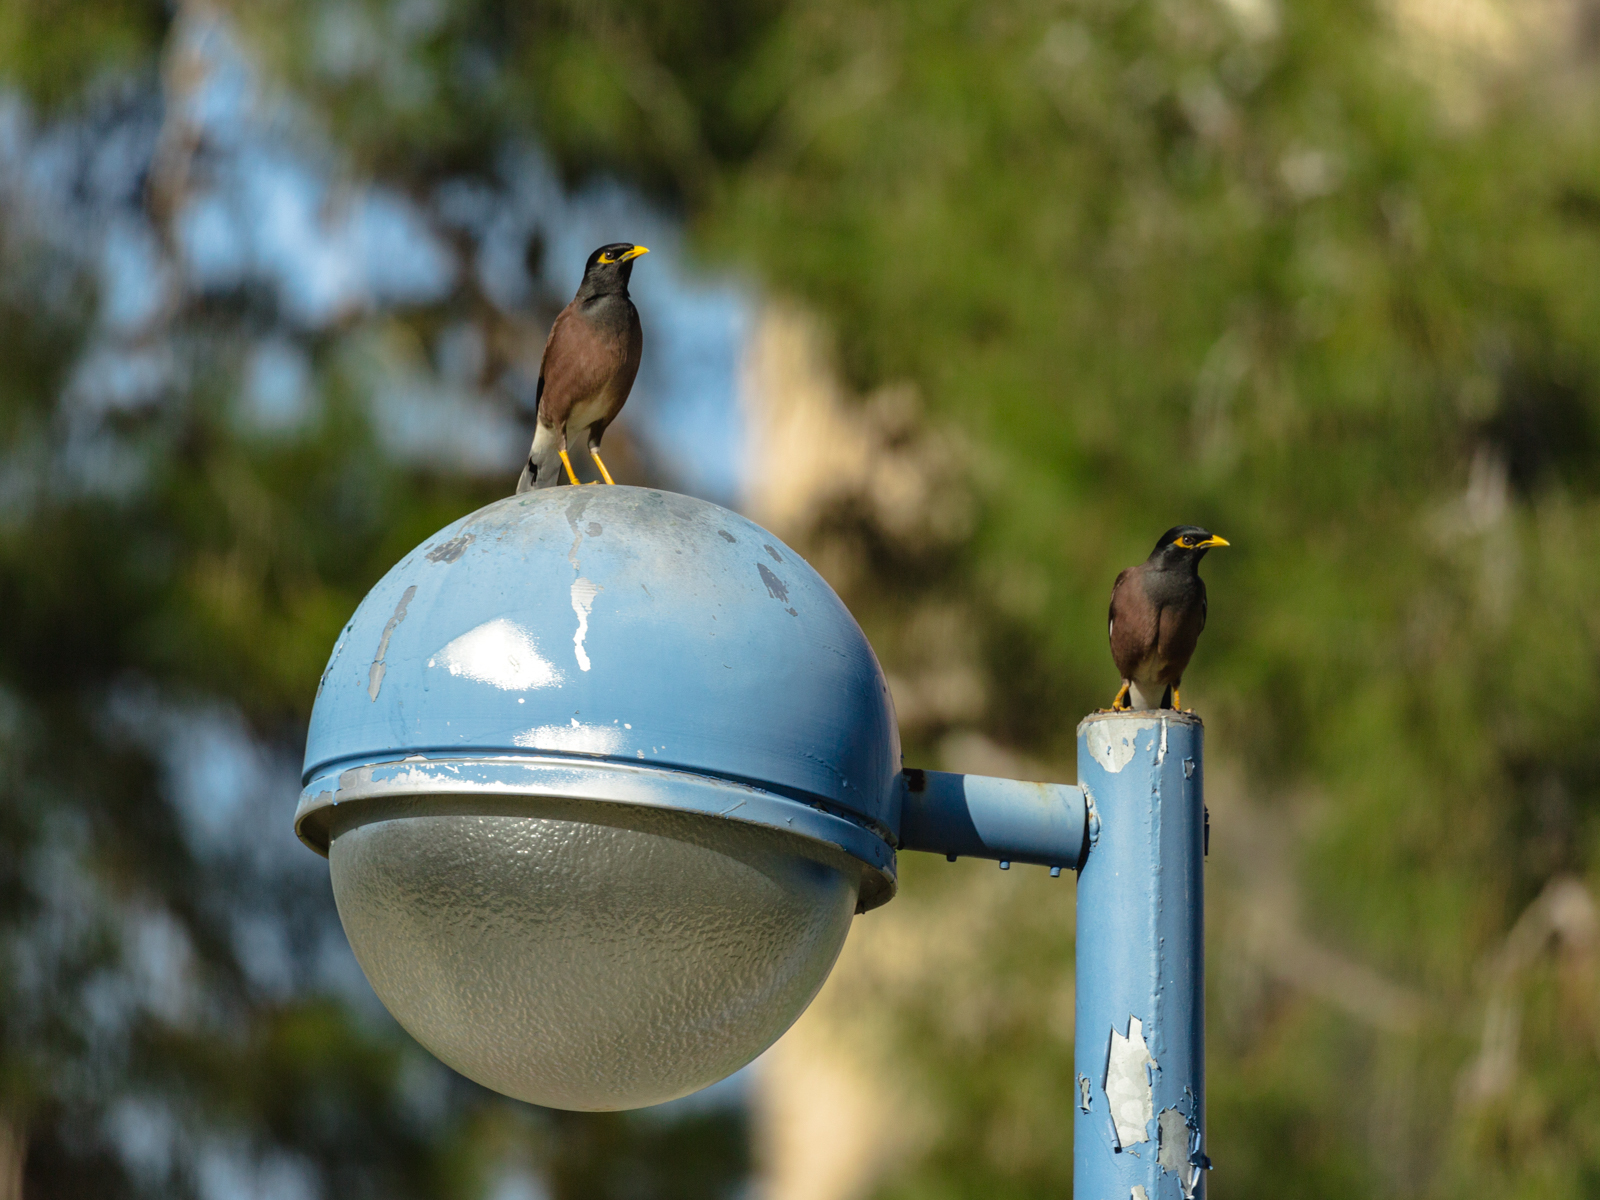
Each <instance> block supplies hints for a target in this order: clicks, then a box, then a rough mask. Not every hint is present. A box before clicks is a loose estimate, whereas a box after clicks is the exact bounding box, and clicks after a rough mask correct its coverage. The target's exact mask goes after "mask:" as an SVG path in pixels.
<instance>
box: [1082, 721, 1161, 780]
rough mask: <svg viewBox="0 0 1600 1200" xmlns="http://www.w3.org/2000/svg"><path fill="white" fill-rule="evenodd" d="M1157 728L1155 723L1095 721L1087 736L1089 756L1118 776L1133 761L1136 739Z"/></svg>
mask: <svg viewBox="0 0 1600 1200" xmlns="http://www.w3.org/2000/svg"><path fill="white" fill-rule="evenodd" d="M1155 727H1156V722H1154V721H1095V722H1093V723H1092V724H1091V725H1090V726H1089V732H1088V733H1087V734H1086V735H1085V737H1086V740H1087V741H1088V743H1089V756H1090V757H1091V758H1093V759H1094V760H1095V762H1097V763H1099V764H1100V765H1101V766H1102V767H1104V768H1105V769H1106V770H1108V771H1110V772H1111V773H1112V774H1113V775H1116V774H1118V773H1119V772H1120V771H1121V770H1122V768H1123V767H1125V766H1127V765H1128V764H1129V763H1130V762H1132V761H1133V754H1134V744H1133V743H1134V739H1135V738H1136V737H1138V736H1139V734H1141V733H1143V732H1145V730H1147V729H1154V728H1155Z"/></svg>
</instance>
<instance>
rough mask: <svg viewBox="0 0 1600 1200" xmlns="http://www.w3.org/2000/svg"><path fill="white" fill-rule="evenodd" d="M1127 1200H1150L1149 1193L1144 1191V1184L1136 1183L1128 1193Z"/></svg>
mask: <svg viewBox="0 0 1600 1200" xmlns="http://www.w3.org/2000/svg"><path fill="white" fill-rule="evenodd" d="M1128 1200H1150V1193H1149V1192H1147V1191H1145V1190H1144V1184H1142V1183H1136V1184H1134V1185H1133V1190H1132V1191H1131V1192H1129V1193H1128Z"/></svg>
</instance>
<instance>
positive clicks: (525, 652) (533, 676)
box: [428, 617, 562, 692]
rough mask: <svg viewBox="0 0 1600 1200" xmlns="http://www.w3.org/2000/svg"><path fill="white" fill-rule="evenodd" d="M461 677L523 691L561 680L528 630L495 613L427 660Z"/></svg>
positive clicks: (434, 665) (559, 673)
mask: <svg viewBox="0 0 1600 1200" xmlns="http://www.w3.org/2000/svg"><path fill="white" fill-rule="evenodd" d="M428 666H430V667H441V668H443V669H444V670H447V671H449V672H450V674H452V675H455V676H457V677H460V678H464V679H472V680H476V681H477V682H478V683H487V684H492V685H493V686H495V687H497V688H503V689H504V690H506V691H508V692H525V691H531V690H532V689H534V688H542V687H549V686H550V685H551V684H555V683H560V682H562V676H561V672H560V671H558V670H557V669H556V668H555V666H554V664H552V663H551V662H550V661H549V660H548V659H547V658H545V656H544V655H542V654H540V653H539V646H538V643H537V642H535V641H534V640H533V637H532V636H531V635H530V634H529V633H528V631H527V630H525V629H523V628H522V627H521V626H519V625H517V624H515V623H514V622H512V621H508V620H507V619H506V618H504V617H496V618H495V619H494V620H493V621H486V622H484V623H483V624H482V625H479V626H478V627H477V628H476V629H471V630H468V631H467V632H466V633H463V634H462V635H461V636H460V637H458V638H456V639H455V640H454V641H452V642H451V643H450V644H449V645H447V646H445V648H444V649H442V650H440V651H439V652H438V653H437V654H435V655H434V656H433V657H432V658H430V659H429V660H428Z"/></svg>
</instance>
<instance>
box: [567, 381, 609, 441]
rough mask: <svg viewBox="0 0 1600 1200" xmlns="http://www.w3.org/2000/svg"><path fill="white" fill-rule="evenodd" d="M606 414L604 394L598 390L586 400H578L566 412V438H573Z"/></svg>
mask: <svg viewBox="0 0 1600 1200" xmlns="http://www.w3.org/2000/svg"><path fill="white" fill-rule="evenodd" d="M605 415H606V394H605V392H604V391H603V390H602V391H598V392H596V393H595V394H594V395H592V396H590V397H589V398H588V399H586V400H580V401H578V403H576V404H574V405H573V406H572V411H571V412H569V413H568V414H567V438H568V439H569V440H575V439H576V438H577V436H578V434H579V433H581V432H582V431H583V430H585V429H587V428H589V426H591V425H593V424H594V423H595V422H596V421H598V420H599V419H600V418H601V417H603V416H605Z"/></svg>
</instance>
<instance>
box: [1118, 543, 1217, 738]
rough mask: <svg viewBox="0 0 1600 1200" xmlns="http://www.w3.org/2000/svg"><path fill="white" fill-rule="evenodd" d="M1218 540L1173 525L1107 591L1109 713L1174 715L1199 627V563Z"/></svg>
mask: <svg viewBox="0 0 1600 1200" xmlns="http://www.w3.org/2000/svg"><path fill="white" fill-rule="evenodd" d="M1227 544H1228V543H1227V541H1226V540H1224V539H1223V538H1219V537H1218V536H1217V535H1216V534H1214V533H1212V532H1210V531H1209V530H1205V529H1201V528H1200V527H1199V526H1198V525H1175V526H1173V527H1172V528H1171V529H1169V530H1167V531H1166V532H1165V533H1163V534H1162V535H1161V540H1160V541H1158V542H1157V543H1156V548H1155V549H1154V550H1152V551H1151V552H1150V557H1149V558H1147V559H1146V560H1145V561H1144V562H1142V563H1140V564H1139V565H1138V566H1137V567H1129V568H1128V569H1127V570H1126V571H1123V572H1122V573H1121V574H1120V575H1118V576H1117V582H1116V584H1115V585H1114V586H1113V587H1112V589H1111V622H1110V635H1111V657H1112V659H1113V660H1114V661H1115V662H1116V664H1117V670H1118V671H1120V672H1121V673H1122V688H1121V690H1119V691H1118V692H1117V698H1116V699H1115V700H1113V701H1112V702H1111V707H1112V708H1113V709H1114V710H1116V709H1128V708H1178V707H1179V702H1178V685H1179V684H1180V683H1182V682H1183V672H1184V670H1185V668H1187V667H1188V665H1189V659H1190V658H1191V657H1192V656H1193V655H1194V648H1195V643H1197V642H1198V641H1199V640H1200V631H1201V630H1202V629H1204V628H1205V627H1206V583H1205V580H1203V579H1201V578H1200V560H1201V559H1202V558H1204V557H1205V556H1206V551H1207V550H1209V549H1211V548H1212V547H1213V546H1226V545H1227Z"/></svg>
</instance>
